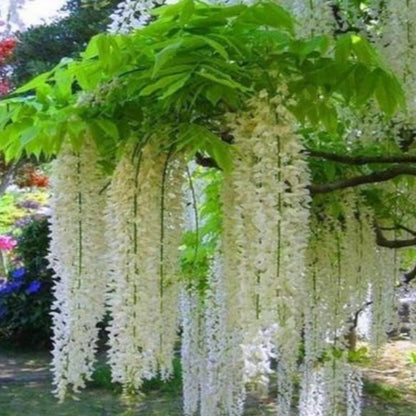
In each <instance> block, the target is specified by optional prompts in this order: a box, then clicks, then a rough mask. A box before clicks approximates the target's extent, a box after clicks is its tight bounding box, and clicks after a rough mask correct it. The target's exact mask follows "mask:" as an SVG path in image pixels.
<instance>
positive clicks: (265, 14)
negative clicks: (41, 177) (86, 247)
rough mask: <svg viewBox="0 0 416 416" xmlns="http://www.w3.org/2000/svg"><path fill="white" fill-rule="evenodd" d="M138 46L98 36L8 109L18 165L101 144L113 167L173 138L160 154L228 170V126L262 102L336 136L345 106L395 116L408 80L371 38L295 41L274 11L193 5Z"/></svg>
mask: <svg viewBox="0 0 416 416" xmlns="http://www.w3.org/2000/svg"><path fill="white" fill-rule="evenodd" d="M154 14H155V17H156V20H155V21H154V22H153V23H151V24H150V25H148V26H147V27H144V28H142V29H141V30H138V31H136V32H134V33H132V34H130V35H106V34H101V35H98V36H96V37H94V38H93V39H92V40H91V42H90V43H89V44H88V46H87V48H86V50H85V52H84V53H83V54H82V59H81V60H64V61H61V63H60V64H58V66H56V67H55V68H54V69H53V70H52V71H49V72H46V73H44V74H42V75H40V76H38V77H37V78H35V79H34V80H32V81H30V82H29V83H28V84H26V85H25V86H23V87H21V88H20V89H19V90H17V91H16V94H15V96H14V97H12V98H10V99H8V100H5V101H3V102H2V103H1V105H0V128H1V129H2V131H3V134H2V139H1V142H0V148H1V149H4V151H5V153H6V155H7V157H8V158H9V159H11V158H18V157H20V156H21V155H22V154H25V153H26V154H34V155H36V156H40V155H41V154H44V155H47V156H48V155H52V154H54V153H56V152H58V151H59V149H60V146H61V143H62V141H63V140H64V138H65V137H68V136H69V138H70V139H71V141H72V144H73V145H74V147H75V148H79V147H80V146H82V143H83V137H84V136H85V133H86V132H89V133H92V134H93V136H94V137H95V139H96V142H97V144H98V145H99V148H100V150H101V152H102V154H103V156H105V157H106V159H107V162H110V163H111V161H112V160H113V159H114V158H115V157H116V156H117V154H118V151H119V149H120V148H121V147H122V145H123V143H125V142H126V140H128V139H130V138H132V137H134V138H135V140H137V138H139V140H141V139H144V140H145V139H146V138H147V137H148V136H149V133H150V134H151V132H158V133H159V134H158V137H164V142H163V143H160V146H161V148H162V149H163V148H164V147H169V148H171V147H172V145H173V146H175V147H176V149H177V150H181V151H182V150H186V151H189V152H190V153H191V154H192V153H195V152H196V151H202V152H207V153H208V154H209V155H210V156H212V157H213V158H214V159H215V160H216V162H217V164H218V165H219V166H220V167H221V168H223V169H228V168H230V166H231V163H232V154H231V152H230V150H229V149H230V146H229V145H228V144H227V143H225V142H224V141H223V140H221V130H222V124H223V121H222V116H223V115H224V114H225V113H227V112H230V111H238V110H240V109H242V108H243V107H244V105H245V103H246V102H247V99H248V98H250V97H251V96H253V95H255V94H257V93H259V92H260V91H263V90H265V91H267V92H269V93H270V95H271V96H274V95H275V94H276V92H277V91H278V90H281V91H283V92H281V93H282V94H284V95H285V100H286V103H287V104H286V105H287V107H288V108H289V110H290V111H292V113H293V114H294V115H295V116H296V117H297V118H298V120H300V121H301V122H302V123H304V124H305V125H312V126H315V127H316V126H321V127H323V128H324V129H325V130H327V131H335V129H336V127H337V123H338V121H337V106H338V104H339V103H340V102H342V103H344V104H347V105H350V106H358V107H359V106H360V105H362V104H363V103H364V102H366V101H367V100H368V99H369V98H370V97H372V96H375V97H376V99H377V101H378V102H379V104H380V106H381V108H382V109H383V110H384V111H385V112H387V113H392V112H393V111H394V110H395V109H396V108H397V106H398V105H400V104H402V91H401V89H400V86H399V84H398V82H397V80H396V79H395V78H394V76H392V75H391V73H390V72H389V71H388V70H386V69H385V68H384V67H383V65H382V64H381V62H380V61H379V59H378V57H377V54H376V53H375V52H374V50H373V49H372V47H371V46H370V45H369V44H368V42H367V41H365V40H364V39H363V38H361V37H359V36H358V35H355V34H345V35H343V36H341V37H339V38H338V39H337V40H336V41H333V40H331V39H329V38H327V37H316V38H313V39H308V40H300V39H296V37H295V35H294V22H293V19H292V17H291V16H290V15H289V14H288V13H287V12H286V11H285V10H284V9H283V8H281V7H280V6H278V5H276V4H275V3H274V2H270V1H260V2H257V3H255V4H253V5H250V6H248V5H234V6H232V5H231V6H218V5H212V4H206V3H201V2H195V1H193V0H183V1H181V2H179V3H177V4H174V5H168V6H162V7H159V8H157V9H155V10H154Z"/></svg>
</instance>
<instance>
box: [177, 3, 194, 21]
mask: <svg viewBox="0 0 416 416" xmlns="http://www.w3.org/2000/svg"><path fill="white" fill-rule="evenodd" d="M194 10H195V4H194V1H193V0H184V1H183V2H182V10H181V14H180V18H179V23H180V24H181V25H184V24H186V23H188V22H189V20H190V18H191V17H192V15H193V14H194Z"/></svg>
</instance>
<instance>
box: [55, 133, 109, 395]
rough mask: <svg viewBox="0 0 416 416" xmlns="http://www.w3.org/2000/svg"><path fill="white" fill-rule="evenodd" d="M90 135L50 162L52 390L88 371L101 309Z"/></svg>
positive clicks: (101, 243) (80, 382) (101, 247)
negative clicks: (81, 143) (77, 145)
mask: <svg viewBox="0 0 416 416" xmlns="http://www.w3.org/2000/svg"><path fill="white" fill-rule="evenodd" d="M97 162H98V153H97V149H96V147H95V144H94V143H93V142H92V141H91V140H87V141H86V142H85V145H84V147H83V148H82V149H81V150H80V151H79V152H74V151H73V150H72V149H71V148H70V146H69V145H64V148H63V149H62V151H61V152H60V154H59V155H58V157H57V159H56V160H55V161H54V162H53V168H52V175H51V188H52V198H51V202H50V205H51V212H52V214H51V220H50V224H51V246H50V254H49V261H50V264H51V266H52V268H53V269H54V271H55V275H56V277H55V287H54V295H55V301H54V302H53V306H52V316H53V331H54V335H53V344H54V347H53V363H52V366H53V373H54V384H55V385H56V391H55V393H56V395H57V396H58V397H59V398H60V399H61V400H63V399H64V397H65V395H66V394H67V393H68V390H69V389H72V391H73V392H77V391H78V390H79V389H80V388H82V387H84V385H85V381H86V380H88V379H89V378H90V377H91V375H92V371H93V364H94V359H95V358H94V355H95V351H96V343H97V338H98V328H97V324H98V323H99V322H100V320H101V319H102V317H103V315H104V296H105V287H106V279H105V270H104V268H103V266H102V264H103V256H104V254H105V251H106V250H105V239H104V231H103V230H104V224H103V219H102V216H101V215H100V213H101V212H102V211H103V209H104V204H105V199H104V198H103V196H102V195H101V191H102V189H103V186H104V180H103V176H102V174H101V172H100V169H99V166H98V163H97Z"/></svg>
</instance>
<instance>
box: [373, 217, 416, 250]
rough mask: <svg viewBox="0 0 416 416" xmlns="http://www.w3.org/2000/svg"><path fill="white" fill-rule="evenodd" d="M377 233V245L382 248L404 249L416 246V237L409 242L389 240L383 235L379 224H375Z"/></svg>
mask: <svg viewBox="0 0 416 416" xmlns="http://www.w3.org/2000/svg"><path fill="white" fill-rule="evenodd" d="M374 230H375V233H376V243H377V244H378V245H379V246H381V247H387V248H404V247H411V246H414V245H416V237H415V238H410V239H408V240H388V239H387V238H386V237H385V236H384V235H383V233H382V231H381V229H380V227H379V226H378V224H377V223H375V224H374Z"/></svg>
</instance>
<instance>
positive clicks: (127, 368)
mask: <svg viewBox="0 0 416 416" xmlns="http://www.w3.org/2000/svg"><path fill="white" fill-rule="evenodd" d="M182 178H183V166H182V163H181V162H180V160H178V159H172V160H171V159H170V158H169V155H167V154H162V153H158V151H157V150H156V149H155V148H153V147H152V146H151V145H146V146H144V147H143V148H138V149H134V148H133V147H132V148H131V149H130V151H126V152H125V155H124V157H123V158H122V160H121V161H120V163H119V165H118V166H117V168H116V171H115V173H114V176H113V180H112V182H111V185H110V189H109V191H108V206H107V210H106V220H107V238H108V240H109V244H110V250H109V256H108V260H109V292H108V305H109V310H110V313H111V322H110V325H109V346H110V350H109V362H110V365H111V369H112V376H113V380H114V381H118V382H120V383H122V384H123V386H124V387H125V389H126V391H130V390H133V391H136V390H138V389H139V388H140V386H141V384H142V382H143V380H144V379H150V378H152V377H154V376H156V375H157V374H158V373H160V374H161V375H162V378H164V379H166V378H169V376H170V375H171V374H172V371H173V370H172V359H173V353H174V344H175V342H176V340H177V328H178V319H179V318H178V290H179V289H178V288H179V286H178V281H179V279H178V276H177V274H178V260H177V259H178V253H177V251H178V247H179V242H180V237H181V232H182V230H181V210H182Z"/></svg>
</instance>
